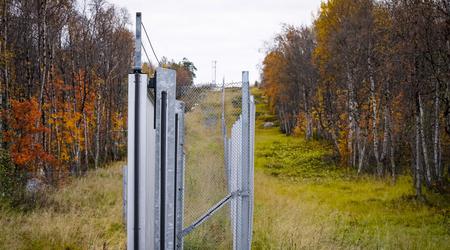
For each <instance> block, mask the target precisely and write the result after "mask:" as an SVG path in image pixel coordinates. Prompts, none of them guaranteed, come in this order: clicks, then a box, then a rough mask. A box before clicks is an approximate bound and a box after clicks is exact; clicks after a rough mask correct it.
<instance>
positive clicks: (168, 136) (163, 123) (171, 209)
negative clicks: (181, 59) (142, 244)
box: [152, 68, 177, 249]
mask: <svg viewBox="0 0 450 250" xmlns="http://www.w3.org/2000/svg"><path fill="white" fill-rule="evenodd" d="M156 90H157V91H156V113H155V119H156V123H155V124H156V146H155V149H156V160H155V164H156V168H155V176H156V177H157V178H156V182H155V186H154V192H152V193H154V194H155V210H154V211H155V213H154V218H155V220H154V228H155V230H154V238H155V242H154V249H173V248H174V247H175V200H176V190H175V188H176V183H175V177H176V175H175V159H176V153H177V152H176V150H175V138H176V136H175V127H176V125H175V117H176V116H175V108H176V101H175V97H176V93H175V92H176V73H175V71H174V70H170V69H164V68H157V69H156Z"/></svg>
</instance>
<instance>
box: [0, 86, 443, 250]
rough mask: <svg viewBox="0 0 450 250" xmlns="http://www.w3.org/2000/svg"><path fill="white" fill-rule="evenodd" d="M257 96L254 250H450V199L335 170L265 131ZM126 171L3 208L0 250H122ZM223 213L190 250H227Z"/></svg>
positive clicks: (306, 148)
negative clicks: (25, 206) (25, 205)
mask: <svg viewBox="0 0 450 250" xmlns="http://www.w3.org/2000/svg"><path fill="white" fill-rule="evenodd" d="M254 94H255V95H256V96H258V97H259V98H258V99H257V100H258V105H257V112H258V118H257V131H256V147H255V154H256V161H255V165H256V166H255V167H256V170H255V215H254V232H253V248H254V249H450V244H449V243H450V197H449V196H439V195H434V194H427V202H426V203H423V202H419V201H417V200H416V199H415V198H414V196H413V190H412V185H411V180H410V178H409V177H407V176H401V177H400V178H399V179H398V181H397V183H396V184H395V185H394V184H392V183H390V182H389V181H381V180H377V179H375V178H371V177H368V176H362V177H357V176H356V175H355V174H354V173H352V172H351V171H347V170H343V169H340V168H338V167H336V166H335V165H334V164H333V161H332V157H331V148H330V147H329V146H328V145H327V144H326V143H324V142H318V141H310V142H307V141H305V140H304V139H302V138H299V137H286V136H284V135H283V134H281V133H280V132H279V129H278V128H277V127H274V128H269V129H264V128H262V124H263V123H264V122H265V121H272V120H273V117H272V116H271V115H270V114H268V113H267V109H266V106H265V104H264V101H263V99H261V97H260V93H259V92H257V91H255V92H254ZM194 132H195V131H194ZM201 132H202V131H197V132H195V133H193V135H200V134H201ZM200 146H201V145H199V147H200ZM203 160H204V159H203ZM124 164H125V163H124V162H118V163H115V164H113V165H111V166H109V167H107V168H104V169H99V170H95V171H91V172H89V174H88V175H87V176H86V177H82V178H76V179H73V180H71V181H70V183H69V184H68V185H67V186H65V187H64V188H62V189H61V190H58V191H57V192H54V191H53V192H50V193H49V195H48V197H47V202H46V203H45V204H46V205H45V206H43V207H41V208H37V209H35V210H33V211H31V212H16V211H11V210H8V209H5V208H3V209H2V208H0V229H1V232H0V249H124V248H125V237H126V236H125V228H124V226H123V223H122V222H123V221H122V173H121V166H122V165H124ZM192 178H194V177H192ZM202 178H203V177H202ZM213 187H214V186H212V188H213ZM191 195H192V194H191ZM227 213H228V210H223V211H222V212H220V213H219V214H218V215H217V216H215V217H214V218H213V219H212V221H210V222H207V223H206V224H205V225H204V226H202V227H200V228H199V230H197V231H196V232H195V234H193V235H192V236H191V237H190V238H188V239H187V242H186V243H187V244H186V248H187V249H215V248H222V249H224V248H227V247H229V242H228V241H227V239H228V236H226V237H225V236H224V235H222V233H223V232H225V233H228V231H227V230H228V229H227V228H226V227H227V225H228V224H227V223H229V222H228V221H227V219H226V216H227ZM224 225H225V226H224ZM214 242H219V243H220V244H221V245H219V246H215V245H214Z"/></svg>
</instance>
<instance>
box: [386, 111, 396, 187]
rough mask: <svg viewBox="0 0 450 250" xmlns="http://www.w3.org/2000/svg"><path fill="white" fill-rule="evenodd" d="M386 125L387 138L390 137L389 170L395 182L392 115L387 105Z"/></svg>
mask: <svg viewBox="0 0 450 250" xmlns="http://www.w3.org/2000/svg"><path fill="white" fill-rule="evenodd" d="M387 118H388V121H387V124H386V125H387V126H388V133H389V139H390V144H389V145H390V147H389V154H390V160H391V169H392V170H391V171H392V180H393V181H394V182H395V181H396V179H397V175H396V167H395V151H394V134H393V133H392V127H393V123H392V117H391V109H390V108H389V106H388V110H387Z"/></svg>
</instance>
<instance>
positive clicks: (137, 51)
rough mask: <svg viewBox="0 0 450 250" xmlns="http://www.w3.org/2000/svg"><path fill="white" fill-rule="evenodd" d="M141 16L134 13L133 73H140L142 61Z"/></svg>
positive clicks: (138, 13)
mask: <svg viewBox="0 0 450 250" xmlns="http://www.w3.org/2000/svg"><path fill="white" fill-rule="evenodd" d="M141 29H142V16H141V12H137V13H136V41H135V44H134V46H136V47H135V48H134V72H135V73H136V72H139V73H140V72H141V69H142V60H141V46H142V33H141Z"/></svg>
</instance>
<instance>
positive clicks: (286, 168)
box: [253, 90, 450, 249]
mask: <svg viewBox="0 0 450 250" xmlns="http://www.w3.org/2000/svg"><path fill="white" fill-rule="evenodd" d="M253 93H254V94H255V96H257V97H258V98H257V102H258V103H257V109H258V110H257V114H258V116H257V130H256V145H255V155H256V160H255V165H256V166H255V167H256V174H255V178H256V179H255V217H254V222H255V223H254V224H255V228H254V238H253V246H254V248H255V249H450V247H449V245H448V242H450V197H449V196H448V195H438V194H431V193H429V194H427V195H426V197H427V202H421V201H418V200H416V199H415V197H414V196H413V190H412V183H411V178H410V177H409V176H400V177H399V179H398V181H397V182H396V183H395V184H393V183H391V181H388V180H379V179H377V178H374V177H371V176H359V177H358V176H356V174H355V173H354V172H353V171H351V170H348V169H343V168H340V167H337V166H336V165H335V164H334V163H333V162H334V161H333V153H332V147H331V146H330V145H329V144H327V143H326V142H323V141H322V142H321V141H306V140H305V139H303V138H301V137H287V136H285V135H284V134H282V133H281V132H280V129H279V128H278V127H273V128H269V129H264V128H263V126H262V124H263V123H264V122H267V121H268V120H267V117H269V115H267V113H268V111H267V101H265V100H264V98H263V96H262V93H261V92H260V91H259V90H253ZM269 121H270V119H269Z"/></svg>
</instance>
